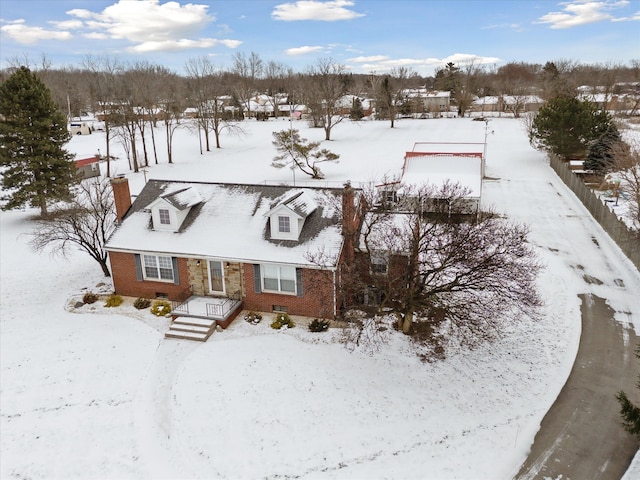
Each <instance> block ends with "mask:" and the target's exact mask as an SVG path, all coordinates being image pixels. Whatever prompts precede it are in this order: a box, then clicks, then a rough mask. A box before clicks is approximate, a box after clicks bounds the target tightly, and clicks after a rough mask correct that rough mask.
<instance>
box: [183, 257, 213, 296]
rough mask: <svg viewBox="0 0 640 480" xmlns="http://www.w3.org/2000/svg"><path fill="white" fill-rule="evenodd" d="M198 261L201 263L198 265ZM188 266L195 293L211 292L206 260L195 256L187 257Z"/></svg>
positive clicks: (193, 292)
mask: <svg viewBox="0 0 640 480" xmlns="http://www.w3.org/2000/svg"><path fill="white" fill-rule="evenodd" d="M198 263H200V264H199V265H198ZM187 268H188V270H189V284H190V285H191V290H192V294H193V295H200V296H204V295H208V294H209V276H208V273H207V262H206V260H198V259H195V258H189V259H187Z"/></svg>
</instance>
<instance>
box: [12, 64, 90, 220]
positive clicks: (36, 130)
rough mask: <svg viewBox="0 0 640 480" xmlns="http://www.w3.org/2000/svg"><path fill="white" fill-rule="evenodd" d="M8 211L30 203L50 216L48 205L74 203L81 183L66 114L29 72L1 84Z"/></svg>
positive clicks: (25, 70)
mask: <svg viewBox="0 0 640 480" xmlns="http://www.w3.org/2000/svg"><path fill="white" fill-rule="evenodd" d="M0 117H1V118H2V122H0V140H1V147H2V148H0V167H1V168H2V179H0V185H1V186H2V190H3V193H4V195H2V197H1V200H2V210H11V209H14V208H20V207H22V206H24V205H25V204H29V205H30V206H32V207H39V208H40V213H41V215H42V216H46V215H47V213H48V211H47V202H49V201H58V200H68V199H70V198H71V192H70V187H71V186H72V185H73V184H75V183H77V178H78V175H77V170H76V167H75V165H74V163H73V161H72V159H73V155H72V154H70V153H69V152H67V151H66V150H65V149H64V148H63V147H64V145H65V144H66V143H67V142H68V141H69V140H70V138H71V137H70V134H69V132H68V130H67V125H66V120H65V117H64V115H63V114H62V113H61V112H60V111H59V110H58V108H57V106H56V104H55V103H54V101H53V99H52V98H51V92H50V91H49V89H48V88H47V87H46V86H45V84H44V83H43V82H42V81H41V80H40V79H38V77H37V76H36V75H35V74H34V73H32V72H31V71H30V70H29V69H28V68H26V67H20V68H18V69H17V70H16V71H15V72H14V73H13V74H12V75H11V76H9V77H8V78H7V80H6V81H5V82H4V83H3V84H2V85H0Z"/></svg>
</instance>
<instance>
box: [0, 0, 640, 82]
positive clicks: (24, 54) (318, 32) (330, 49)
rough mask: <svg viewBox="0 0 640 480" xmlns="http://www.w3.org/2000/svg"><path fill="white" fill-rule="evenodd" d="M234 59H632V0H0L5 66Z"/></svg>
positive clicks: (637, 48) (635, 37) (357, 68)
mask: <svg viewBox="0 0 640 480" xmlns="http://www.w3.org/2000/svg"><path fill="white" fill-rule="evenodd" d="M237 52H241V53H245V54H249V53H251V52H255V53H257V54H258V55H259V56H260V58H261V59H262V60H263V61H265V62H267V61H271V60H273V61H276V62H280V63H282V64H284V65H286V66H288V67H291V68H293V69H294V70H295V71H304V70H305V69H306V68H307V67H308V66H310V65H312V64H314V63H315V62H316V61H317V60H318V59H319V58H331V59H333V60H335V61H336V62H337V63H340V64H342V65H344V66H345V67H346V68H348V69H349V70H350V71H353V72H355V73H370V72H384V71H388V70H389V69H391V68H394V67H409V68H411V69H412V70H413V71H415V72H418V73H420V74H422V75H432V74H433V73H434V70H435V69H438V68H440V67H441V66H442V65H444V64H446V63H447V62H449V61H453V62H454V63H456V64H457V65H463V64H464V63H465V62H471V61H473V62H474V63H475V64H486V65H490V66H494V65H495V66H500V65H503V64H505V63H507V62H510V61H523V62H529V63H541V64H543V63H545V62H546V61H549V60H572V61H577V62H580V63H622V64H627V65H629V64H630V61H631V60H633V59H635V60H640V1H638V0H633V1H631V0H593V1H589V0H568V1H562V2H560V1H537V0H501V1H481V0H449V1H439V0H422V1H420V0H413V1H407V0H387V1H385V0H333V1H320V0H304V1H289V2H287V1H268V0H258V1H253V0H220V1H204V0H176V1H167V0H108V1H103V0H75V1H63V0H2V3H1V4H0V66H1V67H2V68H4V67H6V66H8V65H9V63H10V61H13V60H15V59H18V58H20V59H22V60H23V62H22V63H25V62H24V59H27V61H28V62H29V63H32V64H37V63H39V60H40V59H41V58H42V56H43V54H44V55H45V56H46V58H47V59H48V60H49V61H51V62H52V63H53V65H54V66H58V67H59V66H65V65H73V66H80V64H81V62H82V60H83V59H85V58H86V57H87V55H89V54H90V55H93V56H100V55H106V56H109V57H114V58H115V57H117V58H118V59H120V60H121V61H124V62H136V61H149V62H152V63H157V64H161V65H164V66H166V67H169V68H170V69H172V70H174V71H176V72H178V73H184V71H183V67H184V65H185V63H186V62H187V60H189V59H190V58H196V57H200V56H203V55H206V56H209V57H210V58H211V60H212V61H213V63H214V64H216V65H218V66H220V67H222V68H229V67H230V66H231V65H232V58H233V56H234V54H236V53H237Z"/></svg>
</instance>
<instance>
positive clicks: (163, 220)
mask: <svg viewBox="0 0 640 480" xmlns="http://www.w3.org/2000/svg"><path fill="white" fill-rule="evenodd" d="M158 216H159V217H160V224H161V225H171V215H170V214H169V210H167V209H166V208H159V209H158Z"/></svg>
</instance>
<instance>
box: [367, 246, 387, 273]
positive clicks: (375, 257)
mask: <svg viewBox="0 0 640 480" xmlns="http://www.w3.org/2000/svg"><path fill="white" fill-rule="evenodd" d="M388 263H389V258H388V257H387V255H386V254H384V253H377V252H374V253H372V254H371V273H378V274H382V275H384V274H386V273H387V268H388Z"/></svg>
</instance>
